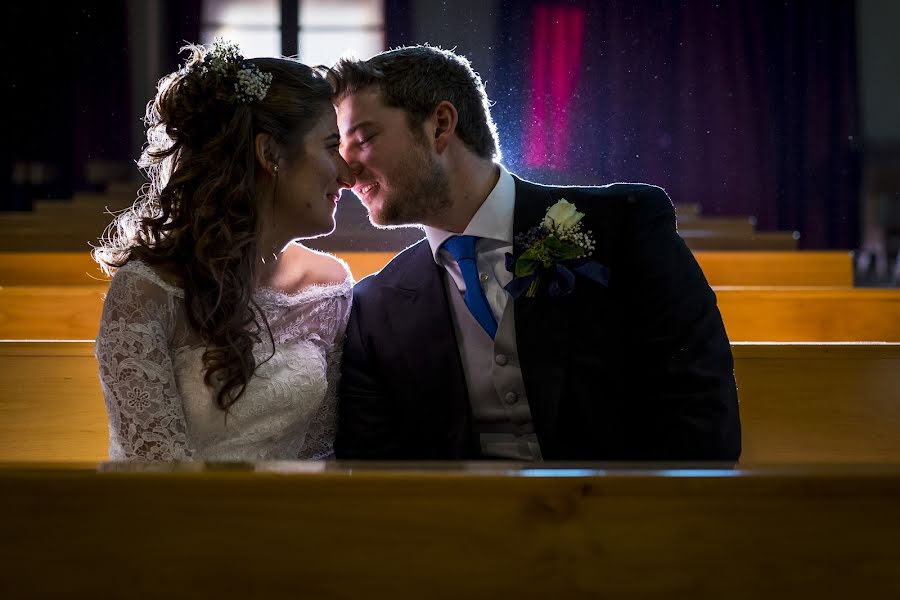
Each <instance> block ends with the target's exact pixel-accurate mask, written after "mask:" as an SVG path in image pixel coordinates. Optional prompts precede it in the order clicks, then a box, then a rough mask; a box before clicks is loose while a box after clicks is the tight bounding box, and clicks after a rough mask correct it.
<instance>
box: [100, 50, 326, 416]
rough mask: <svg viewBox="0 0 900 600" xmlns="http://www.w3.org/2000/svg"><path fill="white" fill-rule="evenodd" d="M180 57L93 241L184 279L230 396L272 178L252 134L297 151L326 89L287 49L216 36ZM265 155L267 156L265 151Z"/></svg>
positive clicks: (244, 339)
mask: <svg viewBox="0 0 900 600" xmlns="http://www.w3.org/2000/svg"><path fill="white" fill-rule="evenodd" d="M185 51H186V52H188V53H189V56H188V58H187V60H186V62H185V64H184V66H183V67H182V68H181V69H179V70H178V71H176V72H174V73H171V74H169V75H167V76H166V77H164V78H163V79H161V80H160V82H159V85H158V89H157V94H156V97H155V98H154V99H153V101H152V102H150V104H148V106H147V114H146V118H145V124H146V126H147V145H146V146H145V148H144V150H143V153H142V155H141V159H140V162H139V163H138V164H139V166H140V167H141V168H142V169H143V170H144V172H145V173H146V175H147V177H148V179H149V183H148V184H145V185H144V187H143V188H142V190H141V194H140V195H139V197H138V199H137V200H136V201H135V203H134V205H133V206H132V207H131V208H129V209H127V210H125V211H123V212H122V213H120V214H119V215H117V216H116V218H115V219H114V220H113V222H112V223H111V224H110V226H109V228H108V229H107V230H106V232H105V233H104V236H103V239H102V240H101V243H100V245H99V246H98V247H97V248H95V249H94V251H93V256H94V259H95V260H96V261H97V262H98V263H99V264H100V266H101V268H102V269H103V270H104V271H105V272H106V273H107V274H108V275H112V274H113V273H114V272H115V271H116V269H117V268H119V267H122V266H124V265H125V264H126V263H127V262H128V261H130V260H132V259H140V260H142V261H144V262H146V263H148V264H150V265H153V266H156V267H159V268H160V270H162V271H164V272H167V273H170V274H172V275H173V276H174V277H175V278H177V280H178V282H179V285H180V286H181V287H182V288H183V289H184V296H185V297H184V301H185V309H186V313H187V318H188V322H189V324H190V326H191V327H192V328H193V330H194V331H196V332H197V333H198V334H199V335H200V337H201V339H202V340H203V342H204V343H205V344H206V351H205V353H204V355H203V364H204V369H205V382H206V384H207V385H208V386H211V387H213V386H214V387H217V388H218V389H219V392H218V394H217V396H216V403H217V404H218V406H219V407H220V408H222V409H227V408H228V407H229V406H231V405H232V404H233V403H234V402H235V401H236V400H237V399H238V398H239V397H240V396H241V395H242V394H243V393H244V390H245V388H246V385H247V382H248V381H249V379H250V377H251V375H252V374H253V372H254V371H255V369H256V361H255V359H254V357H253V353H252V349H253V345H254V343H258V342H259V341H261V339H262V337H261V336H262V334H263V332H264V331H265V332H266V333H267V334H268V338H269V339H270V340H271V332H269V327H268V323H267V322H266V319H265V316H264V315H263V314H262V311H261V310H260V309H259V307H258V306H257V305H256V303H255V302H254V301H253V295H252V294H253V287H254V282H255V281H256V274H257V261H258V259H259V256H260V248H259V247H258V244H259V234H260V227H261V213H262V211H263V208H264V207H263V206H262V204H261V197H262V194H261V193H260V192H262V191H264V190H272V189H274V186H275V185H277V173H276V175H275V176H274V177H273V176H272V175H270V174H269V172H268V171H267V170H266V169H263V168H261V167H260V166H259V165H258V163H257V159H256V152H255V139H256V136H257V134H260V133H267V134H269V135H271V136H272V139H273V140H274V141H275V142H277V143H278V145H279V146H280V149H281V150H282V157H283V158H285V159H286V160H288V161H294V160H298V159H300V160H302V158H303V157H302V150H303V138H304V136H305V135H306V134H307V133H308V132H309V131H310V130H311V129H312V128H313V127H314V126H315V124H316V122H317V121H318V119H319V118H320V117H321V116H322V115H323V114H324V112H325V111H326V110H333V107H332V104H331V93H332V89H331V86H330V84H329V83H328V82H327V81H326V80H325V78H324V77H323V76H322V75H321V74H320V73H319V72H317V71H314V70H313V69H310V68H309V67H307V66H305V65H303V64H301V63H299V62H296V61H294V60H290V59H283V58H254V59H244V58H243V57H242V56H241V55H240V54H239V53H238V49H237V47H236V46H234V45H233V44H229V43H226V42H224V41H221V40H216V42H215V43H213V44H212V45H210V46H199V45H190V46H187V47H185V48H183V49H182V52H185ZM273 160H274V159H273Z"/></svg>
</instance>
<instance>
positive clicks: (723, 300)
mask: <svg viewBox="0 0 900 600" xmlns="http://www.w3.org/2000/svg"><path fill="white" fill-rule="evenodd" d="M105 292H106V287H105V286H99V285H89V286H40V287H30V286H15V287H4V288H0V339H61V340H71V339H89V338H90V339H92V338H94V337H95V335H96V333H97V327H98V325H99V322H100V314H101V312H102V307H103V296H104V294H105ZM716 294H717V297H718V302H719V307H720V310H721V312H722V318H723V320H724V321H725V328H726V330H727V331H728V335H729V339H731V341H735V342H745V341H747V342H768V341H784V342H847V341H850V342H856V341H859V342H871V341H887V342H900V290H894V289H874V288H859V289H853V288H759V287H749V288H744V287H741V288H738V287H726V288H716Z"/></svg>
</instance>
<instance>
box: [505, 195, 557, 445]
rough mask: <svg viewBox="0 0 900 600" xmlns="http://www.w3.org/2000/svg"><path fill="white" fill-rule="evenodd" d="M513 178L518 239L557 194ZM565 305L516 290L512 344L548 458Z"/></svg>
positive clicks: (516, 250)
mask: <svg viewBox="0 0 900 600" xmlns="http://www.w3.org/2000/svg"><path fill="white" fill-rule="evenodd" d="M515 182H516V204H515V210H514V213H513V215H514V216H513V233H514V234H515V236H516V237H518V236H519V234H522V233H525V232H527V231H528V230H529V229H531V228H532V227H534V226H536V225H538V224H539V223H540V222H541V220H542V219H543V218H544V214H545V213H546V211H547V209H548V208H549V207H550V206H552V205H553V204H554V203H555V202H556V201H557V200H558V199H559V196H560V195H561V194H559V192H558V191H557V190H554V189H553V188H546V187H543V186H539V185H535V184H532V183H529V182H526V181H522V180H521V179H519V178H518V177H516V178H515ZM524 250H525V248H523V247H522V246H521V244H519V243H518V242H517V241H516V242H514V243H513V254H514V255H515V256H519V255H520V254H521V253H522V252H523V251H524ZM569 304H570V303H569V302H568V299H567V298H551V297H549V296H547V295H546V292H544V293H538V294H537V295H536V296H535V297H534V298H528V297H526V295H525V294H522V295H521V296H520V297H519V298H518V299H516V301H515V309H516V312H515V316H516V345H517V347H518V352H519V362H520V364H521V366H522V378H523V380H524V382H525V390H526V392H527V395H528V404H529V406H530V408H531V414H532V417H533V419H534V425H535V429H536V431H537V434H538V439H539V441H540V444H541V448H542V450H543V452H544V454H545V456H546V455H547V454H548V452H549V454H550V456H552V453H553V449H554V447H555V446H556V442H555V437H556V435H555V432H556V423H557V415H558V410H559V402H560V398H561V396H562V392H563V388H564V387H565V383H566V366H567V364H568V346H569V344H568V330H569V321H570V312H571V311H570V310H567V306H568V305H569Z"/></svg>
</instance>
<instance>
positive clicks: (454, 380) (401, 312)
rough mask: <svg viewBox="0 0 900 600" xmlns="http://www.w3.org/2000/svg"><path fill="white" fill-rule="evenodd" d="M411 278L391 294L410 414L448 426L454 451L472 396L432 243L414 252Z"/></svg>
mask: <svg viewBox="0 0 900 600" xmlns="http://www.w3.org/2000/svg"><path fill="white" fill-rule="evenodd" d="M411 251H413V252H415V253H416V255H415V256H412V257H410V258H411V260H410V261H409V266H408V267H407V269H406V272H404V273H403V274H401V275H400V277H398V279H397V281H396V284H395V285H393V286H392V287H388V288H386V289H385V293H386V294H389V295H390V298H387V301H388V302H389V303H390V307H391V308H390V310H388V311H386V316H387V319H388V320H389V325H390V331H392V332H393V334H394V336H395V339H396V341H397V344H398V346H402V347H403V348H404V350H403V352H402V356H403V359H404V361H405V367H406V373H407V374H408V379H409V384H408V385H407V386H404V387H405V388H406V389H408V390H411V393H410V394H409V399H410V401H411V402H412V403H413V406H410V407H409V408H410V409H411V410H413V411H414V412H415V414H417V415H419V416H420V417H421V418H422V419H427V420H429V422H433V421H434V420H437V421H443V422H444V424H445V425H446V426H447V429H445V432H446V434H447V436H448V438H449V439H448V441H450V442H451V443H452V444H453V445H454V447H456V448H457V449H461V446H460V445H459V444H460V443H461V442H463V441H464V440H465V433H466V430H467V426H468V414H469V396H468V390H467V387H466V381H465V374H464V372H463V368H462V361H461V359H460V356H459V347H458V345H457V342H456V333H455V331H454V329H453V318H452V315H451V313H450V306H449V302H448V299H447V293H446V290H445V285H444V276H443V271H442V270H441V268H440V267H439V266H438V265H437V264H436V263H435V262H434V259H433V258H432V256H431V249H430V248H429V246H428V244H427V243H426V242H421V243H420V245H419V247H417V248H414V249H412V250H411Z"/></svg>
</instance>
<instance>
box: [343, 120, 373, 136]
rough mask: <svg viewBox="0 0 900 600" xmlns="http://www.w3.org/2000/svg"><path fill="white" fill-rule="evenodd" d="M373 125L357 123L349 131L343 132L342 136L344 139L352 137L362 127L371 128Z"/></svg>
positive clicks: (364, 122) (369, 122)
mask: <svg viewBox="0 0 900 600" xmlns="http://www.w3.org/2000/svg"><path fill="white" fill-rule="evenodd" d="M374 124H375V122H374V121H362V122H361V123H357V124H356V125H354V126H353V127H351V128H350V129H348V130H347V131H346V132H344V135H345V136H346V137H350V136H351V135H353V134H354V133H355V132H356V130H357V129H362V128H363V127H371V126H372V125H374Z"/></svg>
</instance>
